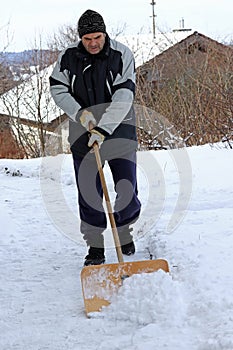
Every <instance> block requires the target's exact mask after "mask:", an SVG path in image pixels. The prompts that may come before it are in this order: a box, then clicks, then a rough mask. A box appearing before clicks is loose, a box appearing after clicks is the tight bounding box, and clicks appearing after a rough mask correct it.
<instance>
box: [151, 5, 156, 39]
mask: <svg viewBox="0 0 233 350" xmlns="http://www.w3.org/2000/svg"><path fill="white" fill-rule="evenodd" d="M155 4H156V3H155V0H152V1H151V5H152V25H153V39H155V17H156V16H155Z"/></svg>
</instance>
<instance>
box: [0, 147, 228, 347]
mask: <svg viewBox="0 0 233 350" xmlns="http://www.w3.org/2000/svg"><path fill="white" fill-rule="evenodd" d="M138 163H139V166H138V178H139V196H140V198H141V201H142V204H143V210H142V215H141V219H140V221H139V222H138V223H137V224H135V231H134V232H135V233H134V234H135V241H136V246H137V248H138V250H139V253H137V254H136V257H135V259H136V258H140V259H142V258H143V259H147V258H148V255H149V252H148V249H147V248H148V247H149V250H150V254H152V255H153V256H154V257H158V258H165V259H167V260H168V262H169V266H170V273H169V274H166V273H165V272H163V271H161V270H160V271H158V272H155V273H152V274H141V275H135V276H132V277H131V278H128V279H126V280H125V282H124V285H123V286H122V288H121V289H120V290H119V293H118V295H117V297H116V299H114V300H113V302H112V304H111V305H110V306H109V307H108V308H106V309H105V310H103V311H102V312H101V313H98V314H96V315H94V317H93V318H87V317H86V315H85V313H84V305H83V298H82V293H81V283H80V272H81V269H82V264H83V258H84V256H85V254H86V247H85V244H84V242H83V240H82V237H81V235H80V234H79V218H78V216H77V206H76V201H77V199H76V187H75V181H74V175H73V169H72V160H71V156H70V155H59V156H56V157H50V158H46V159H33V160H6V159H1V160H0V181H1V192H0V200H1V211H0V220H1V228H0V230H1V235H0V349H1V350H32V349H33V350H45V349H46V350H79V349H82V350H94V349H95V350H97V349H101V350H109V349H111V350H114V349H115V350H117V349H125V350H144V349H145V350H148V349H158V350H165V349H166V350H187V349H189V350H232V349H233V292H232V291H233V269H232V266H233V254H232V252H233V182H232V170H233V151H232V150H231V149H226V148H223V147H222V146H221V147H220V146H219V145H216V146H215V147H210V146H209V145H206V146H202V147H192V148H188V149H187V150H183V151H182V150H180V151H174V152H171V151H170V152H168V151H157V152H152V151H151V152H139V154H138ZM5 168H7V169H8V170H6V169H5ZM17 170H18V172H17ZM105 172H106V177H107V182H108V186H109V189H110V193H111V196H114V194H113V191H112V183H111V177H110V174H109V172H108V168H107V167H106V169H105ZM15 173H16V175H22V176H12V175H13V174H15ZM110 233H111V232H110V230H107V232H106V236H107V237H106V245H107V248H106V256H107V262H113V261H114V262H115V261H116V254H115V251H114V249H113V247H112V244H111V238H108V235H109V236H110ZM128 259H129V258H128Z"/></svg>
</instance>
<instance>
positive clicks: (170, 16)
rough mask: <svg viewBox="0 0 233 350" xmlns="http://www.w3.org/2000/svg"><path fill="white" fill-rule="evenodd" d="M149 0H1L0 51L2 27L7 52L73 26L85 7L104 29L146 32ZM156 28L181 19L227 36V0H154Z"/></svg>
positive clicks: (232, 27) (232, 33) (230, 6)
mask: <svg viewBox="0 0 233 350" xmlns="http://www.w3.org/2000/svg"><path fill="white" fill-rule="evenodd" d="M151 2H152V0H115V1H114V0H107V1H106V0H90V1H88V0H65V1H64V0H40V1H32V0H5V1H4V6H1V12H0V21H1V22H0V40H1V41H0V44H1V46H0V50H2V48H3V46H4V44H5V42H6V41H5V42H4V40H5V39H6V32H5V29H6V25H7V23H8V22H9V23H10V24H9V26H8V28H9V32H10V35H11V37H12V36H13V41H12V43H11V45H10V46H9V47H8V49H7V51H21V50H22V51H23V50H26V49H31V48H33V45H34V42H35V38H38V37H39V36H40V37H42V39H43V40H44V42H46V40H47V37H48V35H49V34H52V33H54V32H56V31H57V29H58V27H59V26H61V25H65V24H72V25H73V24H76V23H77V20H78V18H79V16H80V15H81V14H82V13H83V12H84V11H85V10H87V9H88V8H89V9H92V10H95V11H98V12H100V13H101V14H102V16H103V17H104V19H105V23H106V26H107V30H108V31H109V32H111V31H114V28H117V27H121V26H123V25H124V24H126V25H127V29H126V31H125V33H126V34H132V33H138V32H140V31H141V29H143V30H144V32H147V33H148V32H149V30H150V31H152V18H151V15H152V6H151V5H150V3H151ZM155 3H156V5H155V13H156V19H155V20H156V24H157V27H158V28H159V29H160V30H162V31H168V30H172V29H177V28H179V27H180V22H181V19H182V18H184V24H185V27H186V28H190V29H193V30H197V31H199V32H200V33H202V34H205V35H207V36H210V37H212V38H213V39H217V40H219V39H221V40H225V38H227V39H229V38H231V37H233V20H232V14H233V0H221V1H220V0H195V1H191V0H189V1H187V0H155Z"/></svg>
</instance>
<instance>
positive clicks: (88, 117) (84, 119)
mask: <svg viewBox="0 0 233 350" xmlns="http://www.w3.org/2000/svg"><path fill="white" fill-rule="evenodd" d="M79 120H80V122H81V124H82V126H83V127H84V128H85V129H87V130H88V131H89V124H90V122H91V123H92V124H93V125H96V120H95V117H94V115H93V114H92V113H91V112H88V111H87V110H86V109H85V110H84V111H83V112H82V114H81V117H80V118H79Z"/></svg>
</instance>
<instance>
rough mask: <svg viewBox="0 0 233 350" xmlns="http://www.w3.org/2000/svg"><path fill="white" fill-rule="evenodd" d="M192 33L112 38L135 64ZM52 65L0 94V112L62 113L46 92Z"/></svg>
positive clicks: (42, 116) (48, 116)
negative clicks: (131, 55) (118, 42)
mask: <svg viewBox="0 0 233 350" xmlns="http://www.w3.org/2000/svg"><path fill="white" fill-rule="evenodd" d="M190 34H192V32H190V31H173V32H169V33H158V34H157V35H156V37H155V39H153V36H152V34H140V35H135V36H133V35H132V36H126V37H125V36H119V37H117V38H116V39H117V40H118V41H120V42H122V43H123V44H126V45H127V46H128V47H129V48H130V49H131V50H132V51H133V53H134V56H135V61H136V67H138V66H140V65H141V64H143V63H145V62H147V61H148V60H150V59H151V58H153V57H155V56H156V55H158V54H160V53H161V52H163V51H165V50H166V49H168V48H169V47H171V46H173V45H175V44H176V43H178V42H179V41H181V40H183V39H185V38H186V37H187V36H189V35H190ZM53 66H54V65H51V66H49V67H47V68H45V69H44V70H42V71H41V72H39V73H37V74H35V75H33V76H32V77H31V78H30V79H28V80H26V81H25V82H23V83H22V84H20V85H18V86H17V87H14V88H13V89H11V90H10V91H8V92H6V93H5V94H3V95H1V96H0V113H2V114H7V115H11V116H15V117H18V116H19V117H21V118H25V119H30V120H34V121H37V120H41V121H43V122H44V123H48V122H51V121H52V120H54V119H55V118H57V117H58V116H59V115H61V114H63V112H62V111H61V109H60V108H58V107H57V106H56V105H55V103H54V101H53V99H52V97H51V94H50V91H49V76H50V75H51V73H52V69H53Z"/></svg>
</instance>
